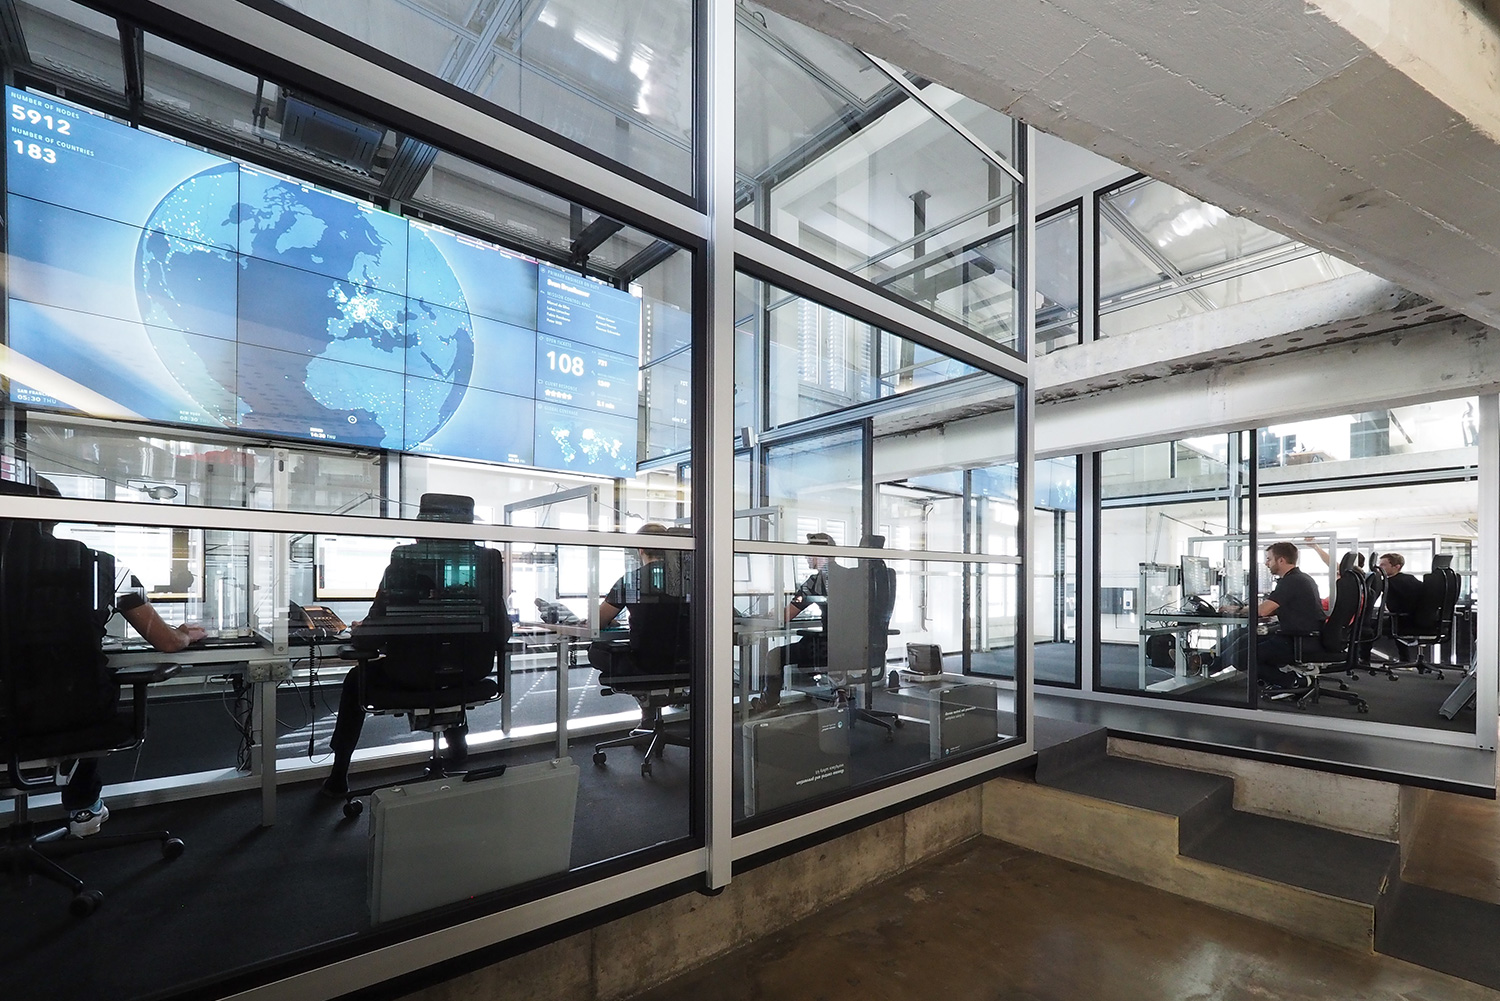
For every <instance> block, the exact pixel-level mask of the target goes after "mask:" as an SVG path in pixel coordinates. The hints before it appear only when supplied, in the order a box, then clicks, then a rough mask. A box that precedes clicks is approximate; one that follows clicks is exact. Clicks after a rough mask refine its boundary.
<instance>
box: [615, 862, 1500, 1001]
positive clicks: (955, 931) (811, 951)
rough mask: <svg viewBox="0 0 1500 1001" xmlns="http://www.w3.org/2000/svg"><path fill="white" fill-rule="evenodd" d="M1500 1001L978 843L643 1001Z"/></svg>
mask: <svg viewBox="0 0 1500 1001" xmlns="http://www.w3.org/2000/svg"><path fill="white" fill-rule="evenodd" d="M706 997H712V998H715V999H716V1001H751V999H756V1001H759V999H763V998H788V999H817V1001H906V999H911V1001H929V999H933V998H939V999H942V1001H1012V999H1014V1001H1077V999H1080V998H1089V999H1093V1001H1156V999H1160V1001H1180V999H1185V998H1193V999H1226V1001H1227V999H1234V1001H1242V999H1256V1001H1301V999H1308V1001H1312V999H1317V1001H1324V999H1327V998H1361V999H1368V1001H1387V999H1389V1001H1412V999H1418V998H1420V999H1437V998H1442V999H1444V1001H1468V999H1481V998H1483V999H1489V1001H1494V999H1497V998H1500V993H1497V992H1494V991H1490V990H1487V989H1486V988H1483V987H1479V986H1477V985H1475V984H1471V983H1468V982H1466V981H1462V980H1456V979H1454V978H1451V977H1447V976H1444V975H1442V974H1440V973H1434V972H1432V971H1430V970H1426V969H1423V968H1421V967H1417V966H1412V965H1410V964H1407V963H1403V962H1401V961H1399V960H1395V959H1391V958H1389V957H1385V956H1378V955H1373V954H1369V955H1361V954H1357V953H1354V952H1347V951H1343V950H1340V949H1336V948H1333V947H1331V946H1325V945H1318V944H1313V943H1308V942H1305V941H1302V940H1300V939H1298V938H1296V937H1295V936H1293V935H1291V934H1289V933H1287V932H1283V931H1280V930H1277V929H1275V928H1272V927H1270V926H1269V925H1264V924H1260V923H1259V922H1256V921H1252V920H1250V919H1248V918H1242V917H1238V916H1236V915H1233V914H1229V913H1227V912H1224V911H1220V910H1217V909H1215V908H1212V907H1208V906H1205V905H1203V904H1198V903H1194V902H1191V901H1188V900H1184V899H1182V898H1180V897H1175V896H1172V895H1171V894H1167V893H1163V892H1161V891H1158V890H1153V889H1149V888H1147V887H1144V886H1141V885H1139V884H1137V883H1132V882H1129V881H1127V880H1123V879H1119V878H1116V877H1113V876H1107V875H1104V874H1102V873H1098V872H1094V871H1093V870H1090V869H1085V868H1083V867H1082V866H1077V865H1073V864H1070V863H1067V862H1062V861H1059V860H1057V859H1053V858H1049V857H1046V856H1043V855H1037V854H1035V853H1033V852H1029V851H1026V850H1024V849H1020V848H1016V847H1014V846H1012V845H1008V844H1005V843H1003V842H999V841H995V840H992V839H989V838H976V839H974V840H972V841H969V842H968V843H966V844H964V845H962V846H960V847H959V848H956V849H954V850H953V851H951V852H948V853H946V854H944V855H942V856H939V857H938V858H936V859H935V860H933V861H931V862H927V863H924V864H922V865H919V866H916V867H914V868H912V869H910V870H908V871H907V872H905V873H903V874H902V875H900V876H898V877H896V878H894V879H891V880H889V881H887V882H885V883H882V884H880V885H878V886H875V887H872V888H870V889H868V890H865V891H863V892H861V893H859V894H856V895H855V896H853V897H851V898H850V899H848V900H846V901H843V902H842V903H839V904H836V905H834V906H832V907H830V908H828V909H827V910H825V911H822V912H820V913H818V914H816V915H814V916H813V917H811V918H808V919H806V920H804V921H801V922H799V923H798V924H795V925H793V926H791V927H790V928H788V929H786V930H785V931H782V932H780V933H777V934H775V935H771V936H768V937H767V938H764V939H762V940H760V941H759V942H757V943H755V944H754V945H751V946H749V947H747V948H744V949H741V950H738V951H736V952H734V953H731V954H729V955H728V956H726V957H724V958H722V959H720V960H718V961H716V962H714V963H711V964H709V965H708V966H705V967H702V968H700V969H698V970H696V971H693V972H691V973H688V974H685V975H684V976H682V977H679V978H677V979H676V980H674V981H671V982H669V983H667V984H665V985H663V986H662V987H659V988H657V989H656V990H654V991H650V992H648V993H646V994H643V995H640V997H639V998H638V1001H689V999H691V1001H698V999H701V998H706Z"/></svg>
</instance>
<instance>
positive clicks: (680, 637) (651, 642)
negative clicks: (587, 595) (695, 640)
mask: <svg viewBox="0 0 1500 1001" xmlns="http://www.w3.org/2000/svg"><path fill="white" fill-rule="evenodd" d="M636 534H637V535H686V534H688V532H687V530H681V531H678V530H674V529H671V528H668V527H667V526H665V525H660V524H657V523H656V522H648V523H647V524H645V525H642V526H641V527H640V528H638V529H637V530H636ZM637 552H638V553H639V554H640V558H641V565H640V566H639V567H637V568H635V569H634V570H630V571H627V572H626V573H625V574H624V575H623V576H622V577H620V579H619V580H617V581H615V583H614V586H613V587H611V588H610V589H609V593H608V594H606V595H605V596H604V599H603V600H602V601H600V603H599V628H600V629H608V628H610V627H611V626H613V625H614V624H615V622H616V620H618V619H619V617H620V613H621V612H624V611H626V610H629V613H630V623H629V624H630V654H631V656H630V659H629V662H628V665H629V666H628V668H627V672H626V673H629V672H630V671H634V672H636V673H641V674H649V673H656V672H658V671H660V672H663V673H666V672H670V671H671V670H672V669H673V668H674V667H675V666H677V665H678V664H679V663H681V662H682V661H685V660H686V659H687V656H686V655H687V650H686V645H687V644H688V643H690V642H691V633H690V630H691V624H690V623H689V622H687V621H686V620H685V611H686V607H687V594H688V590H689V586H690V581H688V580H687V576H688V574H687V568H688V564H687V561H686V560H685V559H684V558H683V557H685V556H686V555H687V554H685V553H683V552H681V551H680V550H666V549H658V548H655V547H652V546H646V545H643V546H641V547H640V548H639V549H638V550H637ZM664 654H669V655H670V656H664ZM599 656H600V657H601V658H603V657H606V656H608V655H607V654H604V653H602V652H601V654H600V655H599ZM594 660H595V654H594V651H593V649H592V648H591V649H590V653H589V662H590V663H592V664H593V666H594V667H596V668H598V669H599V670H601V671H606V672H610V673H616V674H618V673H621V664H620V662H619V661H618V660H615V661H613V662H607V661H605V660H603V659H601V660H600V662H599V663H594Z"/></svg>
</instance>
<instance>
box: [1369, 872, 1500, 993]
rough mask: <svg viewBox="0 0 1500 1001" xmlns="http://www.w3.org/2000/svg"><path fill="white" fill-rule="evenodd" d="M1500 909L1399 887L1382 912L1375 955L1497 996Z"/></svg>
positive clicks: (1455, 896)
mask: <svg viewBox="0 0 1500 1001" xmlns="http://www.w3.org/2000/svg"><path fill="white" fill-rule="evenodd" d="M1497 937H1500V906H1497V905H1495V904H1491V903H1487V902H1485V901H1482V900H1474V899H1472V898H1470V897H1462V896H1459V895H1458V894H1455V893H1448V892H1447V891H1444V890H1434V889H1431V888H1430V887H1426V886H1417V885H1415V884H1413V883H1402V884H1399V885H1398V886H1397V888H1396V891H1395V893H1394V895H1393V897H1392V900H1391V902H1390V904H1389V906H1387V907H1383V908H1382V909H1381V912H1380V923H1379V924H1378V925H1377V926H1376V936H1375V949H1376V951H1377V952H1381V953H1384V954H1385V955H1387V956H1394V957H1396V958H1397V959H1404V960H1406V962H1408V963H1415V964H1416V965H1418V966H1425V967H1427V968H1428V969H1429V970H1437V971H1438V972H1439V973H1446V974H1448V975H1450V976H1454V977H1462V978H1463V979H1464V980H1470V981H1473V982H1474V983H1476V984H1482V985H1483V986H1485V987H1489V988H1491V989H1492V990H1500V952H1497V951H1496V950H1495V941H1496V938H1497Z"/></svg>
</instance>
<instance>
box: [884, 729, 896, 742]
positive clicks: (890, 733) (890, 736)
mask: <svg viewBox="0 0 1500 1001" xmlns="http://www.w3.org/2000/svg"><path fill="white" fill-rule="evenodd" d="M895 739H896V731H895V730H887V731H886V732H885V742H886V743H887V744H889V743H892V742H893V741H895Z"/></svg>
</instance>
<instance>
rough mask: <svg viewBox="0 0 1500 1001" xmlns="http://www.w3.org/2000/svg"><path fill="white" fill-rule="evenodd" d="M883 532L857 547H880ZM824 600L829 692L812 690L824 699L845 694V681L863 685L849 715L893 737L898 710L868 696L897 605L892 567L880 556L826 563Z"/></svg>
mask: <svg viewBox="0 0 1500 1001" xmlns="http://www.w3.org/2000/svg"><path fill="white" fill-rule="evenodd" d="M884 546H885V538H884V536H879V535H869V536H865V537H864V538H863V539H861V540H860V547H861V548H867V549H880V548H884ZM825 572H826V573H827V574H828V605H827V607H826V609H825V611H824V622H825V626H824V628H825V630H826V631H827V636H828V666H827V670H826V672H825V675H824V677H825V678H826V679H827V681H828V682H829V684H830V692H829V694H828V695H817V694H815V695H814V698H819V699H821V700H823V701H830V700H831V701H834V702H842V701H846V700H848V699H849V693H850V686H851V685H854V684H862V685H863V687H864V690H865V699H864V705H863V706H860V707H858V708H857V709H856V710H855V713H854V718H855V719H859V720H864V721H866V722H868V723H874V724H875V725H876V726H879V727H882V728H883V729H884V730H885V731H886V738H887V739H893V738H894V737H895V729H896V728H897V727H900V726H902V725H903V723H902V719H901V716H900V714H899V713H894V712H887V711H885V710H881V709H875V708H874V707H873V705H872V698H873V694H874V691H875V681H876V680H877V679H879V678H881V677H883V675H884V674H885V654H886V648H887V646H888V645H889V637H890V635H891V628H890V625H891V615H892V613H893V612H894V611H895V608H896V572H895V571H894V570H892V569H891V568H890V567H888V566H886V563H885V560H882V559H868V560H859V561H858V562H857V563H856V564H855V565H854V566H853V567H843V566H840V565H839V564H837V563H830V564H829V566H828V568H827V570H826V571H825Z"/></svg>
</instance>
